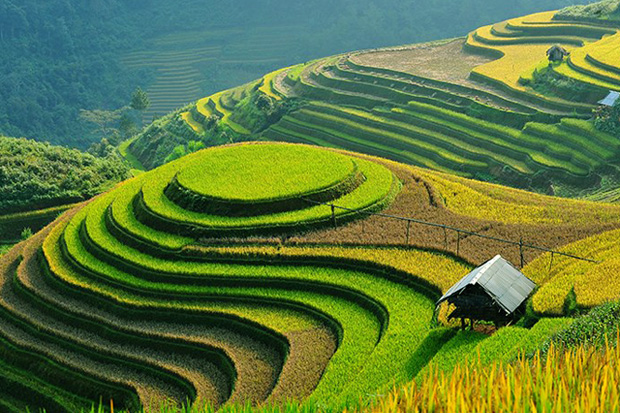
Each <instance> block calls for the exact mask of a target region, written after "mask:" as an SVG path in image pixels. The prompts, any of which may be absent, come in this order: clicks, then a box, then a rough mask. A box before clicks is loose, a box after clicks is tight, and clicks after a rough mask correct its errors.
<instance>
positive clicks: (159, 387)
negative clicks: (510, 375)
mask: <svg viewBox="0 0 620 413" xmlns="http://www.w3.org/2000/svg"><path fill="white" fill-rule="evenodd" d="M302 161H303V162H302ZM242 166H243V167H242ZM224 175H225V176H226V177H224ZM331 204H335V205H338V206H342V207H346V208H348V209H337V210H335V211H334V210H332V209H331V208H330V206H329V205H331ZM594 205H595V204H594V203H592V202H588V201H574V200H566V199H560V198H553V197H547V196H542V195H535V194H529V193H527V192H524V191H520V190H514V189H508V188H502V187H497V186H495V185H490V184H485V183H480V182H476V181H471V180H467V179H464V178H458V177H455V176H452V175H445V174H443V173H437V172H432V171H428V170H426V169H421V168H417V167H413V166H408V165H404V164H400V163H395V162H393V161H389V160H385V159H381V158H374V157H369V156H367V155H362V154H356V153H353V152H345V151H341V150H333V149H319V148H317V147H312V146H306V145H299V144H287V143H247V144H236V145H229V146H221V147H216V148H211V149H205V150H202V151H199V152H196V153H194V154H191V155H188V156H186V157H184V158H182V159H179V160H176V161H174V162H171V163H168V164H166V165H164V166H162V167H159V168H156V169H154V170H152V171H150V172H147V173H144V174H141V175H139V176H137V177H134V178H132V179H130V180H128V181H125V182H124V183H122V184H119V185H118V186H117V187H116V188H115V189H113V190H112V191H110V192H107V193H105V194H102V195H100V196H98V197H96V198H94V199H93V200H91V201H88V202H86V203H83V204H81V205H79V206H77V207H75V208H73V209H71V210H70V211H68V212H66V213H64V214H63V215H62V216H61V217H59V218H58V219H57V220H56V221H54V223H52V224H51V225H49V226H48V227H46V228H45V229H43V230H42V231H41V232H39V233H37V234H36V235H34V236H33V237H31V238H29V239H28V240H27V241H24V242H22V243H20V244H18V245H17V246H16V247H15V248H13V249H12V250H10V251H9V252H8V253H7V254H6V255H5V256H4V257H3V258H2V260H1V261H0V274H2V277H0V313H1V314H2V317H0V349H1V350H2V351H1V352H0V364H2V368H3V375H2V382H3V385H2V386H0V396H1V397H0V405H1V406H2V409H3V410H5V411H10V412H13V411H15V412H21V411H24V410H25V409H26V406H28V407H29V408H30V409H31V411H32V410H33V409H38V408H45V409H46V410H47V411H67V412H78V411H82V410H83V409H84V411H89V410H90V407H91V405H92V404H93V403H94V404H95V405H97V406H99V408H101V409H103V410H104V411H111V410H113V409H115V410H116V411H138V410H139V409H145V410H146V411H160V408H161V409H163V408H164V406H168V408H169V409H172V410H171V411H176V410H175V409H176V408H178V407H179V406H181V405H182V404H186V403H187V404H188V407H191V409H193V411H200V409H201V408H202V407H203V406H204V405H209V406H211V407H212V408H217V407H220V406H229V407H230V408H231V409H232V408H234V406H242V405H246V404H251V405H254V406H260V405H267V406H268V405H273V404H276V403H281V402H287V401H288V403H292V404H291V406H292V407H294V408H295V409H301V408H307V409H311V410H316V409H318V408H329V409H331V408H333V409H341V408H343V407H344V406H363V405H366V403H368V402H370V401H371V400H372V398H373V395H375V394H380V393H382V392H384V391H387V390H389V389H391V388H392V386H394V385H395V384H400V383H405V382H407V381H408V380H411V379H413V378H415V377H418V376H419V375H420V376H419V377H421V375H422V374H424V373H425V372H426V371H428V369H429V368H430V367H429V366H430V365H432V366H438V367H439V368H441V369H444V370H449V369H450V368H451V367H452V366H454V365H456V364H457V356H456V355H457V354H458V355H459V356H461V357H466V358H470V360H474V358H476V357H479V356H476V354H480V353H483V354H485V355H486V356H485V357H487V359H484V360H482V361H481V362H483V363H487V364H488V363H491V362H492V361H493V360H495V359H503V360H512V359H514V358H515V357H516V356H517V355H519V354H521V353H523V352H527V351H534V350H535V349H536V348H538V346H539V345H541V344H542V343H543V342H544V341H545V340H547V339H548V338H549V337H550V336H551V335H552V334H553V333H554V332H557V331H560V330H562V329H564V328H566V327H567V326H568V325H570V323H571V322H572V320H571V319H570V318H566V317H565V316H566V315H567V314H568V311H569V307H567V306H566V305H565V303H566V302H575V300H577V302H582V301H584V300H585V301H586V302H587V304H586V305H582V307H581V308H588V307H591V306H595V305H597V304H600V303H602V302H605V301H606V300H607V299H608V297H607V296H605V295H603V296H598V297H591V296H590V295H588V293H587V292H588V291H591V290H592V289H595V287H594V285H593V284H588V281H587V279H585V280H571V279H568V280H567V278H566V276H565V275H564V272H563V271H565V270H566V267H565V263H564V261H560V265H558V267H557V269H556V267H554V268H553V271H550V270H548V260H549V256H548V254H547V255H545V254H543V255H541V252H540V251H536V250H528V251H527V253H526V260H527V263H529V264H528V265H527V266H526V267H525V268H524V272H525V273H526V274H527V275H528V276H529V277H531V278H532V279H533V280H535V281H536V282H537V283H539V285H541V286H542V288H541V289H540V290H539V292H537V293H536V295H535V296H534V306H533V308H532V311H533V312H534V313H535V314H537V316H536V317H534V318H530V322H529V325H522V326H510V327H504V328H502V329H500V330H499V331H498V332H497V333H496V334H494V335H493V336H491V337H488V336H487V335H485V334H482V333H476V332H470V333H469V334H465V333H463V334H461V333H459V334H456V335H455V332H456V330H455V329H452V328H449V327H446V326H444V323H447V321H446V310H447V308H443V309H442V310H441V311H440V312H439V313H435V301H436V300H437V298H439V296H440V294H442V293H443V292H445V291H446V290H447V289H448V288H449V287H450V286H451V285H452V284H453V283H454V282H455V281H457V280H458V279H459V278H460V277H462V276H463V274H465V273H467V272H468V271H470V270H471V269H472V268H473V264H474V263H479V262H480V261H481V260H484V259H488V258H489V257H490V256H492V255H494V254H495V253H502V254H503V255H504V256H506V257H508V258H510V259H512V260H516V259H517V254H518V251H515V249H514V248H512V246H510V245H503V244H498V243H494V242H493V241H492V240H491V239H482V240H474V239H471V238H469V239H463V240H461V241H459V242H460V244H459V247H457V248H458V253H457V254H458V255H455V243H456V242H457V240H456V239H455V234H452V233H450V234H448V235H446V234H445V231H442V230H441V228H434V227H426V226H415V225H414V227H412V228H411V231H409V228H408V229H407V231H406V236H405V228H404V227H403V222H401V221H395V220H386V218H384V217H382V216H380V215H367V213H369V212H379V211H383V212H385V213H386V214H390V215H400V216H416V217H419V218H423V219H426V220H429V221H433V222H439V223H442V224H445V225H459V226H461V227H464V228H468V229H469V230H475V231H480V232H481V233H485V234H487V235H489V236H494V237H502V236H508V235H507V234H514V233H515V232H517V233H520V234H521V235H522V236H523V237H524V238H525V239H527V240H528V241H530V242H533V243H536V244H541V245H546V246H549V247H553V248H558V247H560V246H561V245H564V244H567V243H570V242H573V241H578V240H580V239H584V238H587V237H588V236H590V238H587V239H599V237H600V239H601V240H603V241H604V239H605V238H604V237H605V236H606V235H605V234H612V233H613V230H616V229H617V228H620V220H619V219H618V217H619V216H620V207H617V206H615V205H611V204H607V205H601V207H600V208H593V206H594ZM606 231H612V232H606ZM599 234H602V235H599ZM579 242H582V241H579ZM597 245H600V244H597ZM568 263H569V264H570V261H568ZM606 263H610V261H606ZM586 264H588V263H584V265H586ZM585 268H587V269H588V270H589V271H593V270H597V269H599V268H600V269H602V270H605V268H607V267H606V265H605V264H592V263H589V266H586V267H585ZM616 278H617V275H616V276H615V277H614V278H613V280H615V279H616ZM594 280H595V281H596V282H600V278H596V277H595V278H594ZM584 282H585V284H584ZM609 282H610V289H609V291H610V294H612V292H611V290H613V289H614V288H615V287H612V285H613V284H611V283H615V281H612V279H610V280H609ZM577 284H579V287H580V288H579V290H578V289H577ZM598 285H599V284H597V286H598ZM573 286H574V287H573ZM578 291H579V293H578V295H577V297H575V295H574V294H575V292H578ZM581 291H584V292H583V293H582V292H581ZM582 294H583V295H582ZM580 305H581V304H580ZM558 316H562V317H558ZM538 317H542V318H541V320H540V321H537V320H538ZM433 320H435V321H433ZM448 325H449V324H448ZM532 325H533V327H531V326H532ZM527 327H531V328H527ZM33 371H36V374H35V375H33V374H32V373H31V372H33ZM99 403H101V405H99ZM304 406H305V407H304ZM162 411H163V410H162Z"/></svg>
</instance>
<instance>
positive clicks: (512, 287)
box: [437, 255, 536, 314]
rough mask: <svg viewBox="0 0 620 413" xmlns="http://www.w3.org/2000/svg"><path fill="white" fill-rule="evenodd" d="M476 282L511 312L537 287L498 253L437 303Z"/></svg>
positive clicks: (464, 278) (462, 279)
mask: <svg viewBox="0 0 620 413" xmlns="http://www.w3.org/2000/svg"><path fill="white" fill-rule="evenodd" d="M476 284H477V285H479V286H481V287H482V288H483V289H484V290H485V291H486V292H487V294H489V296H490V297H491V298H492V299H493V300H494V301H495V302H496V303H497V304H499V306H500V307H502V308H503V309H504V310H505V311H506V312H507V313H509V314H510V313H512V312H513V311H514V310H516V309H517V307H519V306H520V305H521V303H522V302H523V301H525V300H526V299H527V297H529V295H530V294H531V293H532V291H533V290H534V288H535V287H536V284H535V283H534V282H533V281H532V280H530V279H529V278H527V277H526V276H525V275H523V274H522V273H521V271H519V270H518V269H516V268H515V267H514V266H513V265H512V264H511V263H509V262H508V261H506V260H505V259H504V258H502V257H501V255H496V256H495V257H493V258H492V259H491V260H489V261H487V262H485V263H484V264H482V265H481V266H480V267H478V268H476V269H474V270H473V271H472V272H470V273H469V274H467V275H466V276H465V277H463V278H461V280H460V281H459V282H457V283H456V284H454V285H453V286H452V287H451V288H450V289H449V290H448V291H447V292H446V293H445V294H444V295H443V297H441V298H440V299H439V301H437V305H439V304H441V303H442V302H444V301H445V300H447V299H448V298H450V297H451V296H453V295H456V294H458V293H460V292H461V291H462V290H464V289H465V287H467V286H468V285H476Z"/></svg>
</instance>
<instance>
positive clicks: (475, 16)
mask: <svg viewBox="0 0 620 413" xmlns="http://www.w3.org/2000/svg"><path fill="white" fill-rule="evenodd" d="M577 2H578V1H576V0H541V1H538V2H535V1H532V0H494V1H488V0H339V1H338V2H336V3H334V2H333V1H331V0H330V1H328V0H309V1H304V2H301V1H291V0H236V1H232V0H218V1H215V0H185V1H180V0H176V1H169V0H45V1H40V0H0V53H1V55H2V60H1V61H0V132H1V133H3V134H5V135H11V136H26V137H32V138H36V139H41V140H49V141H52V142H54V143H62V144H67V145H70V146H75V147H81V148H86V147H88V145H89V144H90V143H92V142H93V141H96V140H98V139H99V138H100V137H99V136H96V134H93V133H91V132H92V129H91V128H90V126H89V125H88V124H86V123H85V122H83V121H80V119H79V110H80V109H97V108H99V109H108V110H110V109H116V108H118V107H121V106H122V105H124V104H125V102H127V100H128V99H129V97H130V95H131V93H132V91H133V90H134V89H135V87H136V86H142V87H147V86H148V83H149V82H150V81H152V79H153V73H149V71H148V70H145V69H142V70H129V69H128V68H127V67H125V66H124V65H123V64H122V63H121V61H120V58H121V56H122V55H123V54H124V53H127V52H129V51H131V50H136V49H138V48H144V47H148V45H149V43H148V42H149V39H151V38H153V37H156V36H159V35H161V34H165V33H173V32H176V31H186V30H203V29H205V28H211V27H212V28H214V29H222V28H236V29H239V28H241V29H242V30H250V29H251V28H256V27H265V26H269V25H278V26H283V25H286V26H289V27H290V29H289V30H290V33H285V35H286V36H290V37H291V38H293V39H295V43H294V44H295V47H293V48H289V49H287V50H286V53H285V55H286V56H287V58H286V60H287V61H286V62H282V63H279V64H280V65H283V64H293V63H297V62H300V61H305V60H308V59H311V58H317V57H322V56H325V55H330V54H335V53H338V52H344V51H349V50H356V49H363V48H374V47H379V46H387V45H396V44H404V43H414V42H420V41H426V40H431V39H439V38H446V37H454V36H460V35H463V34H465V33H467V32H468V31H469V30H471V29H473V28H475V27H477V26H479V25H482V24H485V23H491V22H495V21H499V20H502V19H504V18H507V17H510V16H514V15H518V14H526V13H530V12H534V11H538V10H545V9H554V8H560V7H562V6H565V5H568V4H574V3H577ZM582 2H583V1H582ZM265 69H267V68H266V67H250V68H241V69H240V70H238V71H237V72H240V73H236V75H235V76H232V75H231V76H229V77H226V73H227V72H228V71H223V72H224V74H222V75H219V76H214V79H215V80H214V81H213V82H212V83H211V84H208V86H207V87H206V88H205V90H204V92H205V93H209V92H212V91H214V90H217V89H222V88H225V87H230V86H233V85H234V84H236V83H238V82H240V81H245V80H250V79H253V78H257V77H259V76H260V75H261V74H262V73H263V71H264V70H265ZM273 69H275V67H274V68H273ZM214 70H216V68H215V69H214ZM205 76H206V77H208V76H209V73H205Z"/></svg>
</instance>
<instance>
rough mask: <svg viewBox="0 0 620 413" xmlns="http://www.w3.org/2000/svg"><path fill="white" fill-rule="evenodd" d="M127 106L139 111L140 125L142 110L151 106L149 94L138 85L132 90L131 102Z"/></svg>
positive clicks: (142, 115)
mask: <svg viewBox="0 0 620 413" xmlns="http://www.w3.org/2000/svg"><path fill="white" fill-rule="evenodd" d="M129 106H130V107H131V108H132V109H135V110H137V111H139V112H140V125H142V123H143V117H144V111H145V110H147V109H148V108H149V107H150V106H151V101H150V99H149V96H148V95H147V94H146V92H145V91H143V90H142V89H141V88H140V86H138V87H137V88H136V90H135V91H134V92H133V95H131V103H130V104H129Z"/></svg>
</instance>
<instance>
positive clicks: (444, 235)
mask: <svg viewBox="0 0 620 413" xmlns="http://www.w3.org/2000/svg"><path fill="white" fill-rule="evenodd" d="M443 249H444V250H446V251H447V250H448V230H447V229H446V227H445V226H444V227H443Z"/></svg>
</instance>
